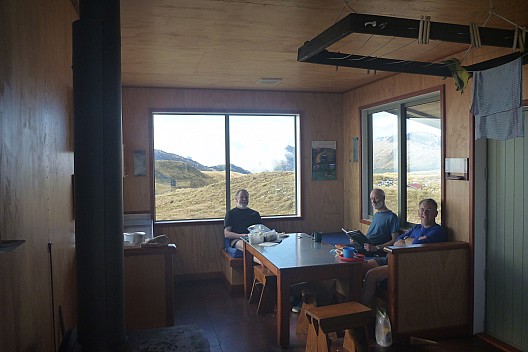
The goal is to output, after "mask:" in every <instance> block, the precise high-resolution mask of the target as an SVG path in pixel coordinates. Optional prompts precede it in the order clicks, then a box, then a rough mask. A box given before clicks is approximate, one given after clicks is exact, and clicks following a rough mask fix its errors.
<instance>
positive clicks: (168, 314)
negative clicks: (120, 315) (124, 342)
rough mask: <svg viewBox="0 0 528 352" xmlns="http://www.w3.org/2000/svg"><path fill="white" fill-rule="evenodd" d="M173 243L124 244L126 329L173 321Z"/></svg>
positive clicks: (149, 326)
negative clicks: (128, 245) (145, 245)
mask: <svg viewBox="0 0 528 352" xmlns="http://www.w3.org/2000/svg"><path fill="white" fill-rule="evenodd" d="M175 253H176V245H174V244H169V245H168V246H163V247H139V246H130V247H124V257H125V258H124V260H125V262H124V270H125V326H126V329H127V330H135V329H149V328H158V327H166V326H173V325H174V311H173V305H174V304H173V299H174V297H173V296H174V288H173V287H174V285H173V273H172V256H173V255H174V254H175Z"/></svg>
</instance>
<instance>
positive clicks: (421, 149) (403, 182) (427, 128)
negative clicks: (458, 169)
mask: <svg viewBox="0 0 528 352" xmlns="http://www.w3.org/2000/svg"><path fill="white" fill-rule="evenodd" d="M441 169H442V118H441V109H440V93H439V92H436V93H432V94H428V95H425V96H421V97H416V98H413V99H408V100H404V101H399V102H395V103H391V104H387V105H383V106H379V107H375V108H370V109H365V110H363V111H362V187H363V189H362V217H363V219H370V218H372V216H373V209H372V206H371V204H370V201H369V193H370V191H371V190H372V189H373V188H381V189H383V190H384V191H385V195H386V202H387V206H388V208H389V209H391V210H392V211H394V212H395V213H397V214H398V215H399V217H400V219H401V221H402V224H405V223H406V222H408V223H414V224H417V223H420V218H419V216H418V202H419V201H420V200H421V199H424V198H433V199H434V200H436V202H437V203H438V207H439V216H438V217H437V222H440V221H441V209H440V206H441V198H442V192H441V184H442V177H441Z"/></svg>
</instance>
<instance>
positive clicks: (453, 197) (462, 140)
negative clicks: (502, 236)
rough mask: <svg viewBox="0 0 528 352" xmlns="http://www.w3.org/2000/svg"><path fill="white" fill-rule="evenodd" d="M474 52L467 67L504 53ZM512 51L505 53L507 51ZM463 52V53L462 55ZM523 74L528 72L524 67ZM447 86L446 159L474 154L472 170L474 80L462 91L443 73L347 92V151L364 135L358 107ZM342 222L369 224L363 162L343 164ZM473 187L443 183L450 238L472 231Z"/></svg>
mask: <svg viewBox="0 0 528 352" xmlns="http://www.w3.org/2000/svg"><path fill="white" fill-rule="evenodd" d="M480 50H481V51H480V52H479V51H478V50H475V49H474V50H473V51H471V52H470V54H469V55H468V56H467V57H466V59H465V61H464V65H470V64H472V63H474V62H481V61H485V60H486V59H489V58H491V57H496V56H500V53H499V52H493V54H492V56H489V54H488V56H486V55H482V52H486V50H488V52H489V49H484V48H483V49H480ZM508 53H510V52H509V51H507V50H504V51H503V55H505V54H508ZM460 56H462V55H460ZM524 72H525V73H526V72H527V67H526V65H525V66H524ZM441 85H444V87H445V118H446V119H445V136H444V138H445V153H444V157H446V158H470V162H469V163H470V168H472V167H473V160H472V159H471V157H472V155H473V153H472V148H473V143H472V138H473V132H472V129H473V124H472V115H471V113H470V112H469V109H470V107H471V100H472V81H471V80H470V82H469V86H468V87H467V88H466V90H465V91H464V93H463V94H461V93H460V92H457V91H456V88H455V84H454V82H453V79H452V78H447V79H445V80H443V79H442V78H441V77H433V76H421V75H411V74H399V75H394V76H392V77H389V78H387V79H384V80H380V81H377V82H375V83H372V84H369V85H367V86H363V87H361V88H358V89H355V90H353V91H350V92H348V93H346V94H344V98H343V117H344V119H343V130H344V138H343V141H344V150H351V143H352V141H351V138H352V137H354V136H358V137H360V136H361V134H360V110H359V109H360V108H361V107H364V106H368V105H372V104H376V103H379V102H383V101H386V100H391V99H393V98H394V97H401V96H405V95H409V94H416V93H417V92H421V91H425V90H430V89H432V88H434V87H439V86H441ZM527 85H528V84H527V80H525V81H524V82H523V88H524V89H523V91H524V92H525V93H524V94H525V96H526V94H528V92H527V90H526V87H527ZM344 165H345V170H344V174H345V183H344V193H345V200H344V214H345V219H344V224H345V226H347V227H349V228H358V227H359V228H363V229H364V230H366V229H367V228H368V225H366V224H360V223H359V220H360V206H361V203H360V200H361V198H360V187H359V184H358V182H359V180H360V176H361V175H360V170H359V163H351V162H346V161H345V162H344ZM472 187H473V180H470V181H453V180H446V181H445V182H444V189H445V198H444V202H443V205H442V224H443V225H445V226H446V227H447V228H448V230H449V234H450V239H451V240H459V241H466V242H469V241H470V232H471V229H472V202H471V198H472Z"/></svg>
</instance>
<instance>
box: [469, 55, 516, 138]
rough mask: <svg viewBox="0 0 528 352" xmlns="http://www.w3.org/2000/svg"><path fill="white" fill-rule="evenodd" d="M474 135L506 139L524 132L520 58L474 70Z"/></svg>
mask: <svg viewBox="0 0 528 352" xmlns="http://www.w3.org/2000/svg"><path fill="white" fill-rule="evenodd" d="M471 112H472V113H473V115H475V139H479V138H481V137H484V138H491V139H499V140H505V139H510V138H515V137H523V136H524V122H523V116H522V58H518V59H516V60H514V61H512V62H509V63H507V64H504V65H501V66H497V67H494V68H491V69H489V70H484V71H476V72H474V73H473V103H472V104H471Z"/></svg>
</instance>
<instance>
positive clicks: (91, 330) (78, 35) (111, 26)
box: [73, 0, 126, 351]
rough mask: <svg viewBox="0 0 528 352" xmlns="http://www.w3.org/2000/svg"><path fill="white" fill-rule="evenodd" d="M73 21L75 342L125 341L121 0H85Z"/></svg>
mask: <svg viewBox="0 0 528 352" xmlns="http://www.w3.org/2000/svg"><path fill="white" fill-rule="evenodd" d="M79 9H80V13H79V16H80V19H79V20H78V21H76V22H75V23H74V24H73V88H74V126H75V128H74V130H75V133H74V136H75V158H74V160H75V207H76V209H75V247H76V260H77V290H78V292H77V295H78V296H77V297H78V321H77V322H78V326H77V335H78V342H79V344H80V345H81V346H82V350H83V351H116V350H120V349H122V348H123V346H124V345H125V342H126V335H125V324H124V281H123V280H124V279H123V277H124V274H123V191H122V188H123V179H122V125H121V54H120V53H121V34H120V3H119V0H85V1H83V0H81V1H80V7H79Z"/></svg>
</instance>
